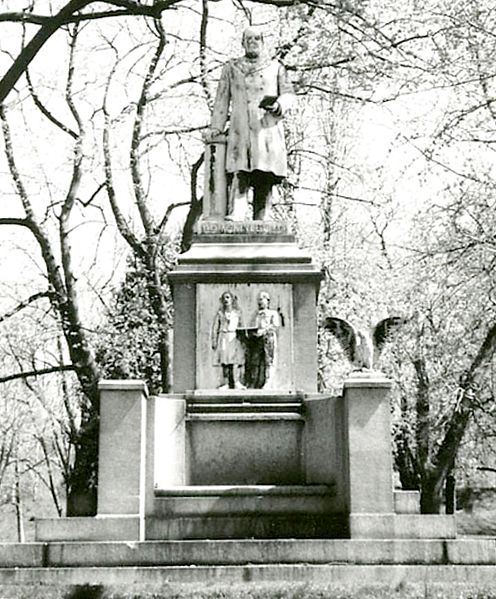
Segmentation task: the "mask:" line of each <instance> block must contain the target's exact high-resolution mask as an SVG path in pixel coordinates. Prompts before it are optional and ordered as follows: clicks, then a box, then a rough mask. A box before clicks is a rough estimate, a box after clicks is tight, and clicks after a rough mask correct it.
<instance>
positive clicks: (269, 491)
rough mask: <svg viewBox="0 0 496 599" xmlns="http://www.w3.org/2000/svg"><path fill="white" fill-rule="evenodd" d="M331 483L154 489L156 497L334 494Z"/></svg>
mask: <svg viewBox="0 0 496 599" xmlns="http://www.w3.org/2000/svg"><path fill="white" fill-rule="evenodd" d="M334 493H335V491H334V486H333V485H185V486H176V487H168V488H166V489H156V490H155V496H157V497H162V496H166V497H170V496H174V497H208V496H218V495H222V496H231V497H236V496H242V497H246V496H259V495H270V496H278V495H282V496H287V495H291V496H297V497H301V496H305V495H334Z"/></svg>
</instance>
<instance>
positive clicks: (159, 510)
mask: <svg viewBox="0 0 496 599" xmlns="http://www.w3.org/2000/svg"><path fill="white" fill-rule="evenodd" d="M190 489H191V487H190ZM202 489H203V490H204V492H203V493H201V492H198V491H196V490H195V492H193V493H191V492H190V491H188V489H187V488H184V491H182V492H177V491H173V492H170V491H169V492H168V491H167V490H165V489H161V490H160V491H156V493H155V495H156V498H155V509H154V513H155V515H156V516H157V517H165V518H168V517H182V516H206V517H210V516H239V515H251V514H266V515H267V514H279V515H281V514H282V515H285V516H290V515H291V514H293V515H297V514H306V515H309V514H329V513H330V512H332V511H335V505H334V496H335V492H334V488H333V487H325V486H318V487H317V486H313V487H310V488H309V489H308V488H305V487H300V486H296V485H295V486H284V487H282V488H277V487H273V486H268V485H267V486H262V485H259V486H257V485H255V486H251V487H243V486H237V487H234V488H233V487H223V486H218V487H216V488H215V490H212V489H209V490H208V492H205V489H208V487H202Z"/></svg>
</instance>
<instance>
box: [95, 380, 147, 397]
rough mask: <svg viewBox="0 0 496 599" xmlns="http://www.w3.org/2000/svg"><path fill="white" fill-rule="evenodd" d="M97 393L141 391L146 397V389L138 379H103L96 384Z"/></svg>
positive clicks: (143, 383)
mask: <svg viewBox="0 0 496 599" xmlns="http://www.w3.org/2000/svg"><path fill="white" fill-rule="evenodd" d="M98 390H99V391H142V392H143V394H144V395H145V397H148V387H147V386H146V383H145V382H144V381H141V380H139V379H103V380H101V381H100V382H99V383H98Z"/></svg>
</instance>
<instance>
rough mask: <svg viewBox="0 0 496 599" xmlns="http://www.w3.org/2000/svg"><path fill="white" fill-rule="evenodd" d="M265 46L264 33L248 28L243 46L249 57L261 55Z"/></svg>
mask: <svg viewBox="0 0 496 599" xmlns="http://www.w3.org/2000/svg"><path fill="white" fill-rule="evenodd" d="M262 47H263V38H262V34H261V33H260V32H259V31H252V30H251V29H247V30H246V31H245V33H244V35H243V48H244V49H245V54H246V56H248V58H257V57H258V56H260V54H261V52H262Z"/></svg>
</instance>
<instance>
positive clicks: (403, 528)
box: [350, 513, 456, 539]
mask: <svg viewBox="0 0 496 599" xmlns="http://www.w3.org/2000/svg"><path fill="white" fill-rule="evenodd" d="M350 536H351V538H352V539H454V538H455V537H456V520H455V517H454V516H447V515H431V514H365V513H364V514H357V513H354V514H350Z"/></svg>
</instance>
